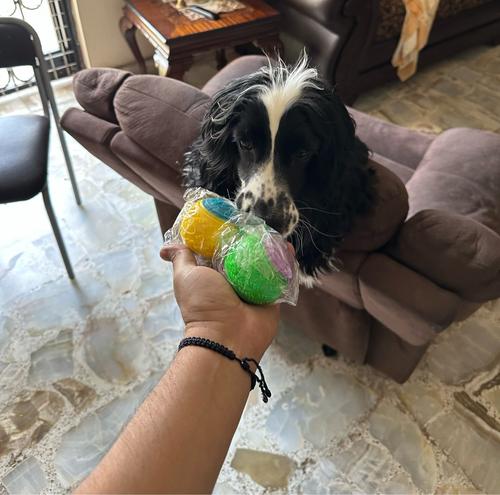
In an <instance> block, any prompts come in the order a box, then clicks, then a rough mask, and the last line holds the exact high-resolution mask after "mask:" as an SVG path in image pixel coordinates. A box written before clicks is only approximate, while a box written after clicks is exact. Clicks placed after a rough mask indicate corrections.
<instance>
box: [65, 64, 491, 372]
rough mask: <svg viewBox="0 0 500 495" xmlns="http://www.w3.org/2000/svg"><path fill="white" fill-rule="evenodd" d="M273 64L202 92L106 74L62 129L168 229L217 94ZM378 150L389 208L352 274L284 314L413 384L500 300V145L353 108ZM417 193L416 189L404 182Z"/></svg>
mask: <svg viewBox="0 0 500 495" xmlns="http://www.w3.org/2000/svg"><path fill="white" fill-rule="evenodd" d="M263 63H264V59H263V58H262V57H258V56H249V57H242V58H239V59H237V60H236V61H234V62H232V63H231V64H230V65H228V66H227V67H226V68H225V69H223V70H222V71H221V72H220V73H219V74H217V75H216V76H215V77H214V78H213V79H212V80H211V81H209V82H208V84H207V85H206V86H205V87H204V88H203V89H202V90H198V89H195V88H193V87H191V86H189V85H187V84H185V83H183V82H180V81H176V80H173V79H168V78H161V77H158V76H146V75H141V76H134V75H132V74H130V73H127V72H123V71H118V70H112V69H95V70H86V71H82V72H80V73H79V74H77V76H76V77H75V79H74V89H75V94H76V97H77V99H78V101H79V102H80V104H81V105H82V107H83V108H84V110H83V111H82V110H79V109H74V108H73V109H69V110H68V111H67V112H66V113H65V114H64V116H63V118H62V124H63V127H64V128H65V129H66V130H67V131H68V132H69V133H70V134H71V135H72V136H73V137H75V139H77V140H78V141H79V142H80V143H81V144H82V145H83V146H85V147H86V148H87V149H88V150H89V151H90V152H91V153H93V154H94V155H96V156H97V157H99V158H100V159H101V160H102V161H103V162H104V163H106V164H107V165H109V166H110V167H112V168H113V169H115V170H116V171H117V172H118V173H120V174H121V175H123V176H124V177H125V178H127V179H128V180H130V181H131V182H133V183H134V184H136V185H137V186H138V187H140V188H141V189H142V190H143V191H145V192H147V193H149V194H151V195H152V196H153V197H154V199H155V203H156V206H157V211H158V216H159V220H160V224H161V228H162V231H165V230H166V229H167V228H169V227H170V225H171V224H172V222H173V220H174V218H175V217H176V215H177V213H178V211H179V208H180V207H181V206H182V203H183V200H182V194H183V191H182V189H181V187H180V167H181V165H180V164H181V162H182V159H183V153H184V151H185V150H186V148H187V147H188V146H189V144H190V143H191V142H192V140H193V139H194V137H195V136H196V134H197V132H198V128H199V125H200V119H201V118H202V117H203V115H204V112H205V110H206V108H207V105H209V103H210V101H211V95H213V94H214V92H215V91H216V90H217V89H218V88H221V87H223V86H224V85H225V84H226V83H227V81H229V80H231V79H233V78H234V77H237V76H239V75H242V74H245V73H248V72H251V71H253V70H255V69H257V68H258V67H260V66H261V64H263ZM352 114H353V116H354V118H355V120H356V121H357V124H358V134H359V136H360V137H361V139H363V140H364V141H365V142H366V143H367V144H368V145H369V146H370V148H371V149H372V150H373V161H374V168H375V170H376V174H377V177H378V186H377V187H378V190H377V196H378V201H377V206H376V208H375V209H374V211H373V212H372V213H371V214H370V215H369V216H368V217H364V218H359V220H358V223H357V225H356V227H355V229H354V230H353V232H352V233H351V235H350V236H349V237H348V238H347V239H346V240H345V242H344V244H343V246H342V251H341V252H340V253H339V256H338V258H339V264H340V266H341V270H340V271H339V272H337V273H332V274H329V275H324V276H322V277H321V284H320V285H319V286H318V287H316V288H314V289H306V288H301V293H300V298H299V303H298V306H297V307H295V308H292V307H284V308H283V315H284V317H285V318H287V319H289V320H290V322H292V323H293V324H298V325H300V327H301V328H302V329H303V330H304V331H306V332H308V333H309V334H311V335H313V336H314V337H315V338H317V339H318V341H319V342H321V343H324V344H327V345H329V346H331V347H333V348H334V349H337V350H338V351H339V352H340V353H342V354H343V355H345V356H346V357H348V358H350V359H352V360H355V361H357V362H361V363H368V364H371V365H372V366H374V367H376V368H378V369H379V370H382V371H383V372H385V373H386V374H388V375H390V376H392V377H393V378H394V379H396V380H398V381H404V380H405V379H406V378H407V377H408V376H409V374H410V373H411V371H412V370H413V369H414V367H415V366H416V364H417V363H418V361H419V359H420V358H421V356H422V354H423V353H424V351H425V349H426V347H427V346H428V345H429V342H430V341H431V340H432V339H433V338H434V336H435V335H436V334H437V333H439V332H441V331H442V330H444V329H445V328H446V327H448V326H449V325H450V324H451V323H452V322H454V321H456V320H460V319H463V318H465V317H466V316H467V315H469V314H471V313H472V312H473V311H474V310H475V309H476V308H478V307H479V306H480V305H481V303H483V302H484V301H487V300H489V299H493V298H496V297H499V296H500V235H499V234H500V194H499V193H498V191H499V189H500V136H498V135H496V134H492V133H488V132H482V131H478V130H473V129H452V130H449V131H446V132H444V133H443V134H441V135H440V136H438V137H435V136H431V135H426V134H420V133H416V132H413V131H410V130H407V129H404V128H401V127H397V126H394V125H391V124H387V123H384V122H381V121H379V120H377V119H374V118H372V117H369V116H367V115H364V114H361V113H359V112H357V111H355V110H352ZM405 185H406V186H405Z"/></svg>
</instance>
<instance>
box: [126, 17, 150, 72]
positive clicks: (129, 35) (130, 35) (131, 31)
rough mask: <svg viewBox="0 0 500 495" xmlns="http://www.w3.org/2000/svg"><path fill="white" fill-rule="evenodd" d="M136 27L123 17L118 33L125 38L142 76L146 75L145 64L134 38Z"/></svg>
mask: <svg viewBox="0 0 500 495" xmlns="http://www.w3.org/2000/svg"><path fill="white" fill-rule="evenodd" d="M136 29H137V28H136V27H135V26H134V25H133V24H132V23H131V22H130V21H129V19H127V18H126V17H125V16H123V17H122V18H121V19H120V31H121V33H122V35H123V37H124V38H125V41H126V42H127V44H128V46H129V48H130V50H131V51H132V53H133V55H134V57H135V59H136V61H137V63H138V64H139V70H140V72H141V73H142V74H146V72H147V70H146V62H145V61H144V57H143V56H142V53H141V51H140V50H139V45H138V44H137V39H136V37H135V31H136Z"/></svg>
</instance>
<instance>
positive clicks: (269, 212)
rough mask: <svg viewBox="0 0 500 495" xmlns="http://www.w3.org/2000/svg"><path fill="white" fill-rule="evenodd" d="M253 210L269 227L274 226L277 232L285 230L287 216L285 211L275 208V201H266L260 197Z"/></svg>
mask: <svg viewBox="0 0 500 495" xmlns="http://www.w3.org/2000/svg"><path fill="white" fill-rule="evenodd" d="M252 211H253V213H254V214H255V215H257V216H258V217H260V218H262V219H263V220H264V221H265V222H266V223H267V225H269V227H272V228H273V229H274V230H276V231H277V232H281V233H282V232H283V229H284V226H285V225H284V224H285V218H284V215H283V212H280V211H278V210H276V208H274V201H273V200H269V201H265V200H263V199H259V200H257V201H256V203H255V204H254V206H253V208H252Z"/></svg>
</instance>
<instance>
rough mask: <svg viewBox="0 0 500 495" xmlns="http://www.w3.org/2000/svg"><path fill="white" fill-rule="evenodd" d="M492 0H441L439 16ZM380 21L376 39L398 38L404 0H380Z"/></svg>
mask: <svg viewBox="0 0 500 495" xmlns="http://www.w3.org/2000/svg"><path fill="white" fill-rule="evenodd" d="M491 1H492V0H441V1H440V3H439V7H438V11H437V15H436V17H437V18H444V17H450V16H453V15H456V14H458V13H459V12H462V11H463V10H467V9H472V8H474V7H479V6H480V5H483V4H485V3H488V2H491ZM379 11H380V22H379V23H378V26H377V32H376V34H375V41H384V40H388V39H391V38H397V37H399V35H400V34H401V29H402V28H403V22H404V18H405V12H406V10H405V6H404V3H403V0H379Z"/></svg>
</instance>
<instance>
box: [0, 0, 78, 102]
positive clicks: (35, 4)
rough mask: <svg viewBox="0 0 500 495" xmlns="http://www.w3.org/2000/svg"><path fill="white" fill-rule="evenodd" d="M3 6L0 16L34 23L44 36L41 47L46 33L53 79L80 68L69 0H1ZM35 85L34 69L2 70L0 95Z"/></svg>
mask: <svg viewBox="0 0 500 495" xmlns="http://www.w3.org/2000/svg"><path fill="white" fill-rule="evenodd" d="M0 5H1V8H0V17H17V18H20V19H24V20H26V21H27V22H28V23H30V24H32V25H33V27H34V28H35V30H36V31H38V35H39V36H40V38H41V39H42V46H43V45H44V36H43V35H44V34H46V35H47V36H46V38H49V39H50V41H51V42H50V43H46V45H48V47H47V49H46V48H45V47H44V53H45V60H46V61H47V66H48V69H49V75H50V78H51V79H52V80H54V79H61V78H63V77H66V76H70V75H71V74H74V73H75V72H77V71H78V70H79V69H80V68H81V66H82V64H81V59H80V55H79V50H78V44H77V40H76V34H75V29H74V25H73V20H72V18H71V10H70V6H69V1H68V0H0ZM35 24H36V25H35ZM38 25H40V27H41V30H42V31H43V33H42V32H40V28H38ZM35 84H36V82H35V78H34V74H33V71H32V69H31V68H26V67H16V68H12V69H0V96H2V95H5V94H9V93H13V92H15V91H19V90H21V89H24V88H27V87H29V86H33V85H35Z"/></svg>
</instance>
